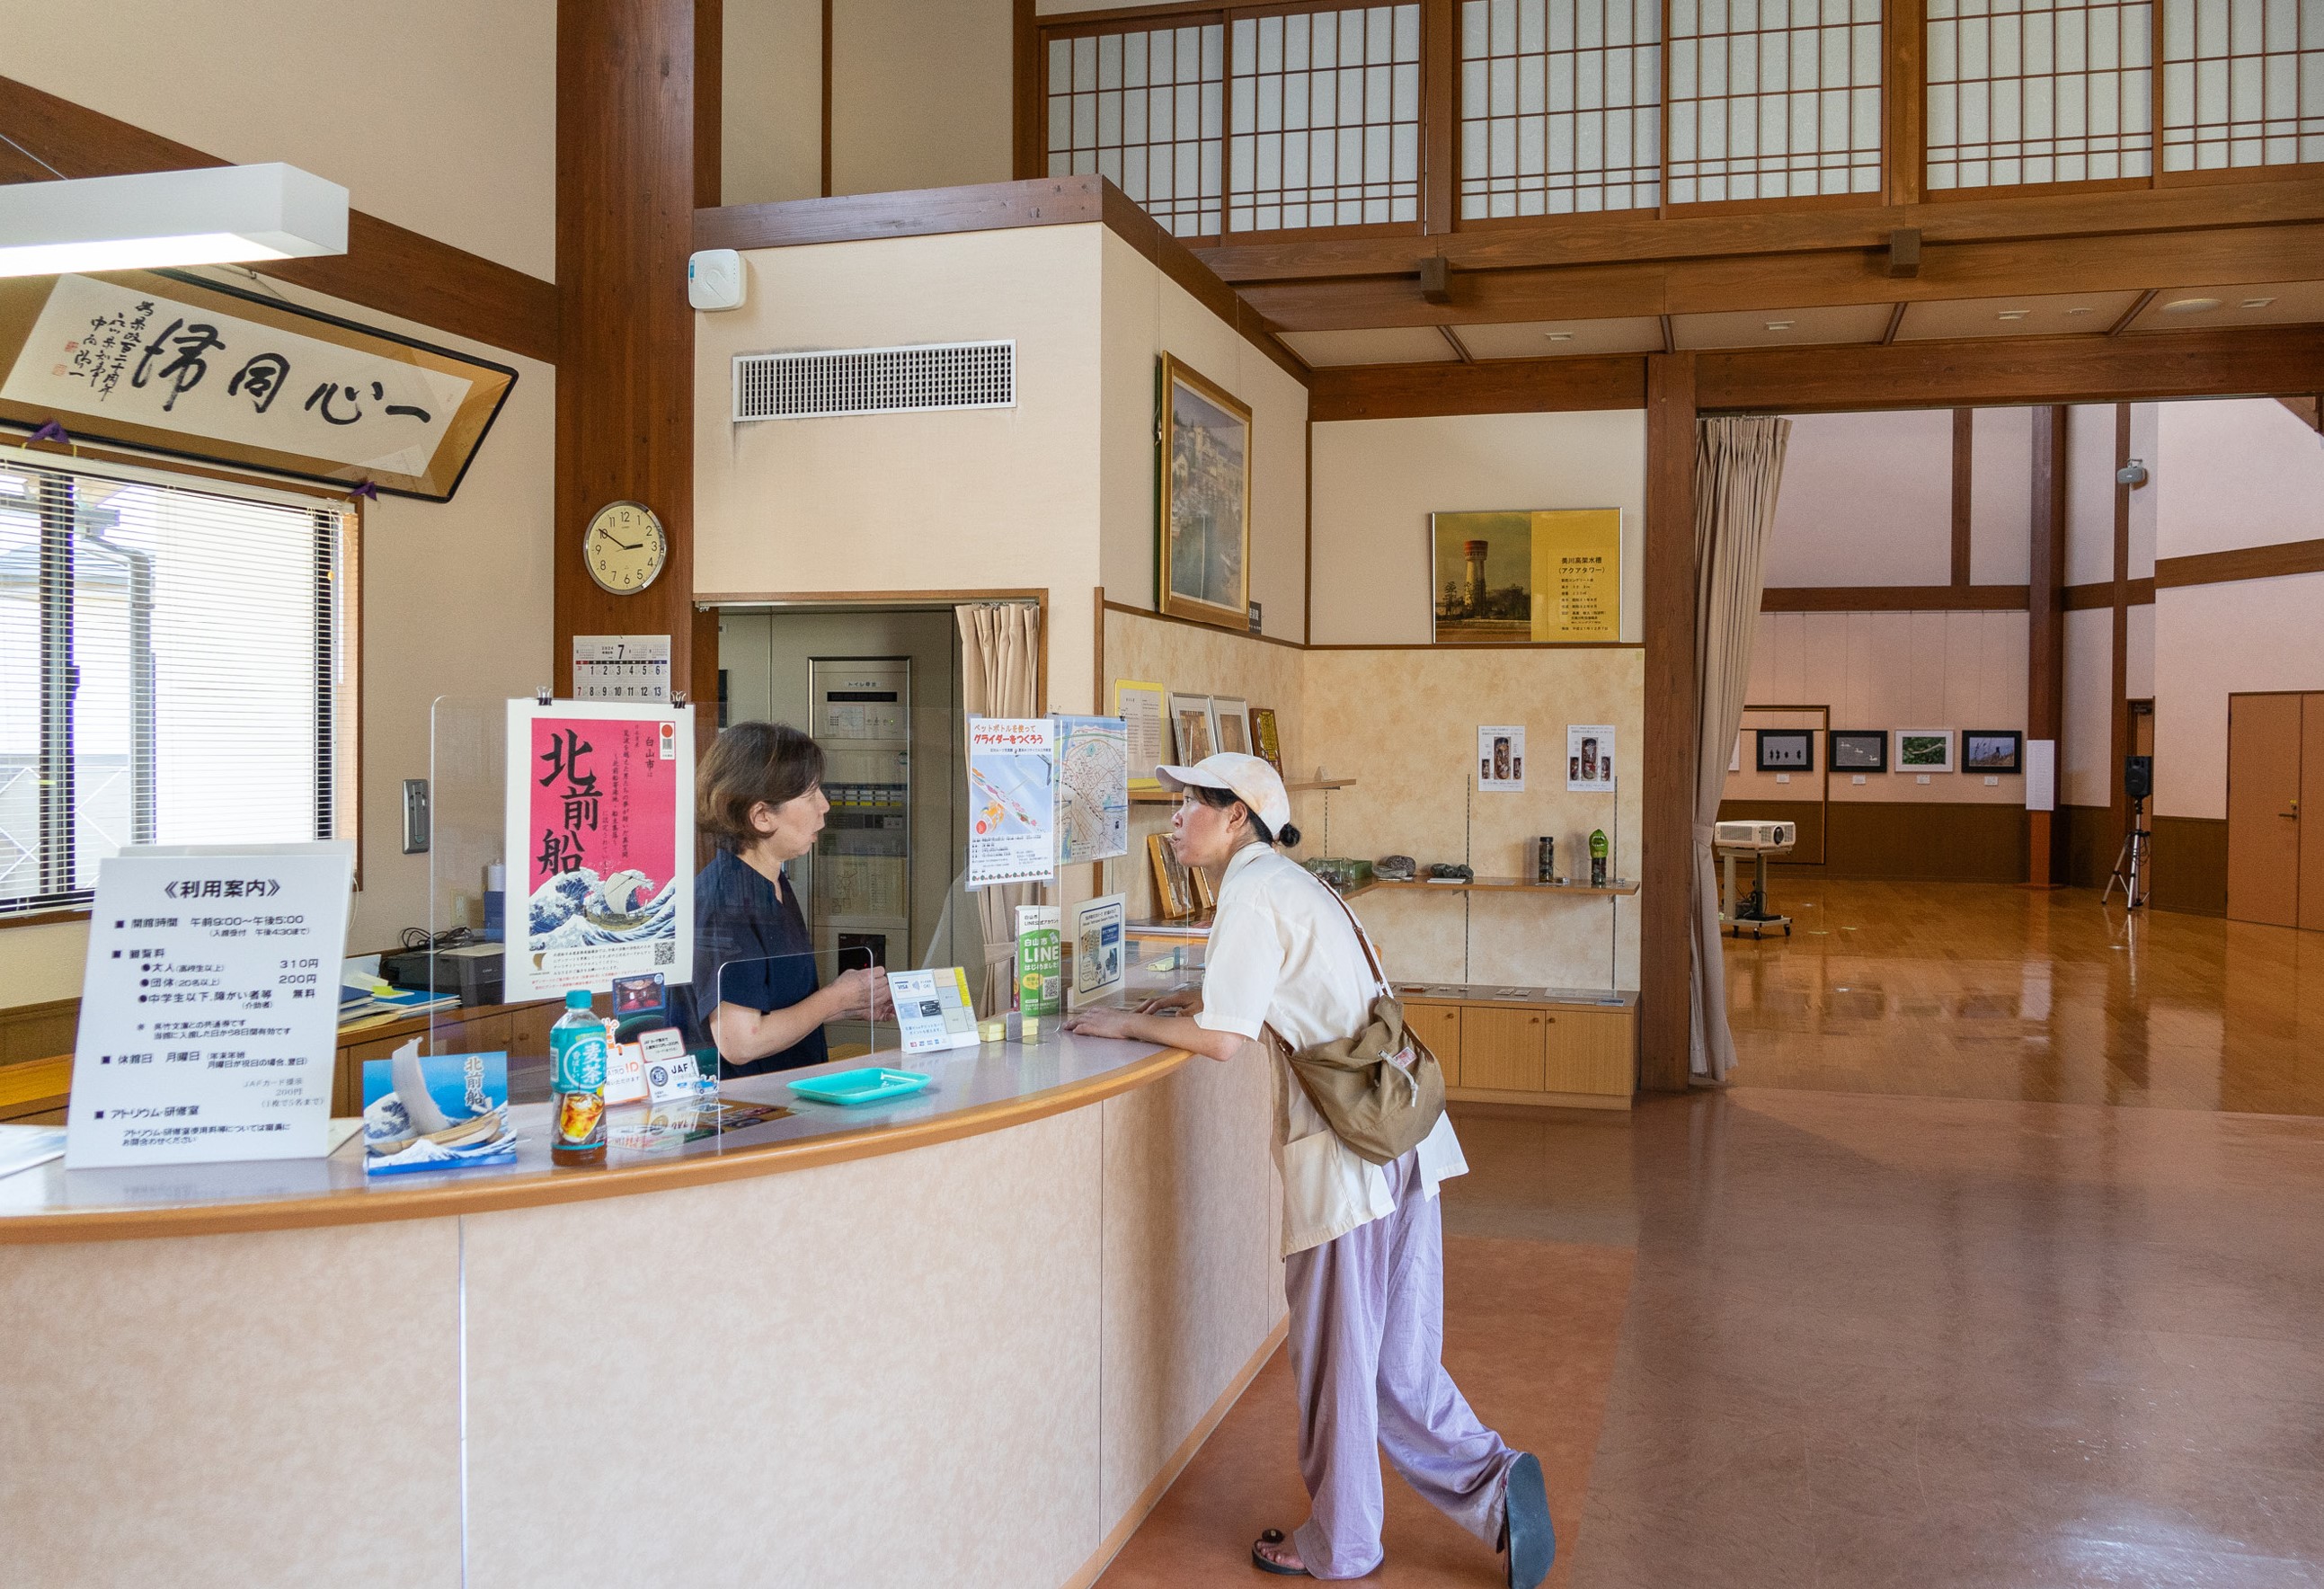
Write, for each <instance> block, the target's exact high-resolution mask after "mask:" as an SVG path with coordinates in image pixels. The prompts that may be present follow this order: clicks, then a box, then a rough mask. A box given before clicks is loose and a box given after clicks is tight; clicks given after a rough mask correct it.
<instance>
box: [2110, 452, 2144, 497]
mask: <svg viewBox="0 0 2324 1589" xmlns="http://www.w3.org/2000/svg"><path fill="white" fill-rule="evenodd" d="M2149 478H2150V476H2148V474H2147V472H2146V465H2145V462H2144V460H2143V459H2139V458H2133V459H2131V460H2130V462H2128V463H2126V464H2125V465H2123V467H2121V468H2119V469H2116V471H2115V472H2114V483H2115V484H2116V485H2127V486H2129V487H2131V488H2132V489H2133V490H2136V489H2137V488H2138V487H2139V486H2141V485H2145V484H2146V482H2147V480H2148V479H2149Z"/></svg>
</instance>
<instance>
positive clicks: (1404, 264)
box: [1202, 174, 2324, 282]
mask: <svg viewBox="0 0 2324 1589" xmlns="http://www.w3.org/2000/svg"><path fill="white" fill-rule="evenodd" d="M2319 220H2324V177H2318V176H2315V175H2312V174H2308V175H2301V176H2297V177H2293V178H2292V179H2290V180H2271V181H2253V182H2217V183H2205V184H2200V185H2194V186H2188V187H2171V188H2160V189H2140V190H2134V191H2127V192H2111V193H2088V194H2058V193H2049V194H2043V195H2040V196H2038V197H2029V198H2007V199H1969V200H1959V201H1953V200H1949V201H1947V202H1945V203H1943V204H1880V205H1874V204H1867V205H1861V206H1856V205H1851V206H1847V207H1843V208H1816V209H1781V208H1777V209H1758V208H1748V207H1746V206H1736V207H1734V208H1733V209H1732V210H1731V211H1720V212H1715V213H1710V214H1702V213H1696V214H1691V215H1684V216H1676V217H1671V218H1670V219H1667V220H1665V219H1658V218H1657V217H1655V214H1654V212H1653V211H1651V210H1617V211H1611V212H1608V213H1605V214H1600V215H1570V216H1557V217H1554V218H1550V219H1546V220H1545V221H1543V222H1542V223H1540V224H1539V225H1535V226H1492V227H1489V228H1480V229H1479V230H1476V231H1464V232H1460V233H1456V234H1455V235H1453V236H1448V237H1446V238H1445V239H1444V250H1445V253H1446V254H1447V255H1448V256H1449V257H1450V258H1451V259H1452V263H1453V266H1454V268H1456V269H1458V270H1462V271H1505V270H1525V269H1530V268H1536V267H1542V266H1554V265H1577V264H1608V263H1625V262H1637V261H1650V260H1675V259H1711V258H1717V257H1719V256H1721V255H1728V254H1793V253H1800V252H1812V251H1815V250H1824V249H1853V250H1860V251H1862V252H1864V253H1867V254H1870V253H1873V252H1875V251H1881V250H1885V249H1886V247H1887V245H1888V234H1889V233H1891V232H1893V231H1895V230H1896V229H1898V228H1899V227H1913V228H1915V229H1917V230H1918V231H1919V232H1920V233H1921V236H1922V242H1923V248H1924V250H1925V249H1929V248H1932V247H1937V246H1942V245H1956V244H1966V243H1985V242H2004V241H2033V240H2040V239H2044V238H2049V239H2061V240H2062V239H2070V238H2075V237H2081V236H2116V235H2122V234H2128V233H2137V232H2173V231H2192V230H2199V229H2203V228H2209V227H2218V226H2279V225H2282V224H2285V223H2288V222H2301V221H2319ZM1202 252H1203V263H1205V264H1208V265H1209V266H1210V267H1211V268H1212V269H1213V270H1214V271H1216V272H1217V273H1219V274H1220V275H1221V276H1222V277H1223V278H1224V279H1226V280H1227V281H1229V282H1285V281H1307V280H1315V279H1320V278H1327V277H1338V276H1393V275H1400V274H1403V273H1407V272H1409V271H1410V270H1411V269H1412V245H1411V243H1410V241H1409V240H1408V239H1398V238H1393V237H1339V238H1316V239H1313V240H1310V241H1305V242H1298V243H1246V244H1233V245H1226V246H1223V247H1218V248H1206V249H1204V250H1203V251H1202Z"/></svg>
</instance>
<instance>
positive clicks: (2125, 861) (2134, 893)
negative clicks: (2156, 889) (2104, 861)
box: [2098, 795, 2154, 910]
mask: <svg viewBox="0 0 2324 1589" xmlns="http://www.w3.org/2000/svg"><path fill="white" fill-rule="evenodd" d="M2153 837H2154V835H2153V832H2152V831H2150V830H2149V829H2148V827H2147V826H2146V799H2145V797H2144V796H2143V795H2142V796H2139V797H2138V798H2136V799H2133V800H2132V801H2131V802H2130V831H2129V832H2128V833H2126V834H2125V835H2123V837H2122V851H2121V853H2120V854H2118V855H2116V856H2115V858H2114V874H2113V875H2112V876H2110V877H2108V878H2107V885H2106V892H2104V893H2102V894H2100V895H2099V896H2098V903H2100V904H2101V905H2103V904H2105V903H2106V902H2107V901H2108V900H2111V899H2112V898H2114V891H2115V890H2116V889H2117V888H2119V889H2121V890H2122V898H2123V903H2124V905H2125V907H2126V909H2129V910H2137V909H2138V908H2139V907H2140V906H2141V905H2144V903H2146V871H2147V865H2148V856H2147V846H2148V845H2149V844H2150V843H2151V842H2152V841H2153Z"/></svg>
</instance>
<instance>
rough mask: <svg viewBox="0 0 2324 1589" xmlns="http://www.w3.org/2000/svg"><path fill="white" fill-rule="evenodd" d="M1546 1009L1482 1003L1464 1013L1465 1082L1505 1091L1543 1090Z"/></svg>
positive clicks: (1472, 1085)
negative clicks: (1497, 1007)
mask: <svg viewBox="0 0 2324 1589" xmlns="http://www.w3.org/2000/svg"><path fill="white" fill-rule="evenodd" d="M1541 1017H1542V1012H1540V1011H1538V1010H1495V1009H1488V1008H1486V1007H1484V1006H1482V1005H1479V1004H1470V1005H1467V1006H1465V1007H1464V1008H1463V1009H1462V1012H1461V1085H1462V1086H1464V1087H1484V1088H1488V1089H1490V1090H1492V1091H1495V1092H1503V1093H1537V1092H1539V1091H1541V1075H1542V1056H1543V1049H1542V1043H1543V1038H1542V1024H1541Z"/></svg>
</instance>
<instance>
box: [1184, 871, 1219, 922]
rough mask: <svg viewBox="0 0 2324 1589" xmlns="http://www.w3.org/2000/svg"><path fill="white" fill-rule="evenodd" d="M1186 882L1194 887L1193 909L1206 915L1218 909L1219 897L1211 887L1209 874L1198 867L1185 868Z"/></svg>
mask: <svg viewBox="0 0 2324 1589" xmlns="http://www.w3.org/2000/svg"><path fill="white" fill-rule="evenodd" d="M1186 881H1187V882H1191V883H1193V884H1194V909H1195V910H1199V911H1202V912H1203V914H1204V915H1208V914H1209V913H1210V912H1211V911H1213V910H1217V909H1218V908H1219V896H1218V892H1217V891H1216V890H1214V889H1213V888H1212V887H1211V874H1210V873H1207V872H1205V871H1203V869H1202V868H1201V867H1200V866H1189V867H1187V868H1186Z"/></svg>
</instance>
